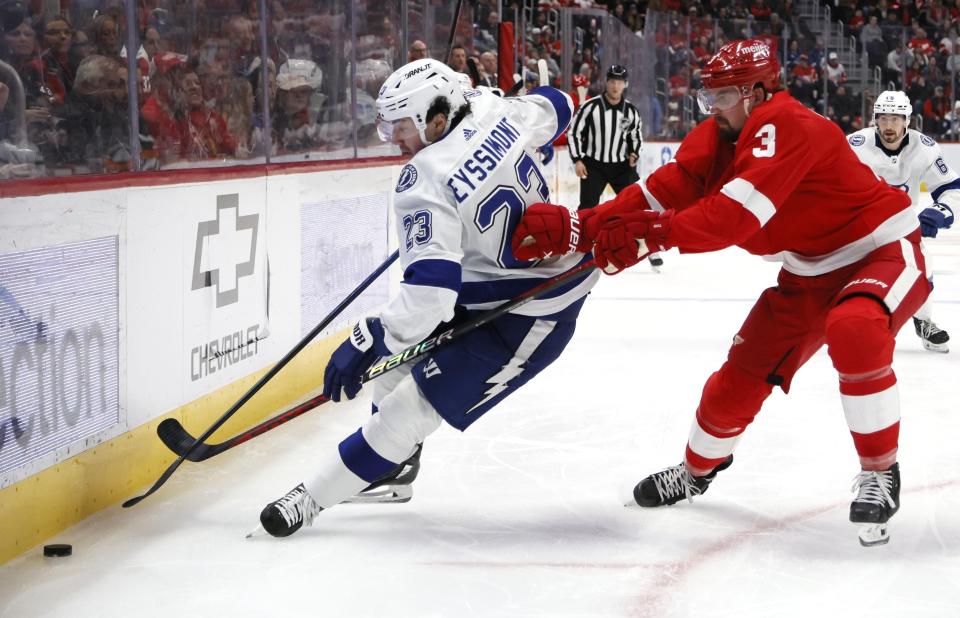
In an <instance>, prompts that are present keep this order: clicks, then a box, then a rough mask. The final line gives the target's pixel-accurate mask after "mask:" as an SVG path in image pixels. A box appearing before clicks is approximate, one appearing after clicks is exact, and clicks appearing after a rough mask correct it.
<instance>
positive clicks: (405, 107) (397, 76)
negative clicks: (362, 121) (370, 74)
mask: <svg viewBox="0 0 960 618" xmlns="http://www.w3.org/2000/svg"><path fill="white" fill-rule="evenodd" d="M437 97H445V98H446V99H447V101H448V102H449V103H450V114H449V115H450V116H452V115H453V113H454V112H456V110H457V109H459V108H460V106H462V105H465V104H466V102H467V100H466V99H465V98H464V96H463V90H462V88H461V87H460V82H459V79H458V78H457V76H456V74H455V73H454V71H453V69H451V68H450V67H448V66H447V65H445V64H443V63H442V62H440V61H439V60H435V59H433V58H424V59H422V60H414V61H413V62H410V63H408V64H405V65H403V66H402V67H400V68H399V69H397V70H396V71H394V72H393V74H392V75H391V76H390V77H388V78H387V81H385V82H384V83H383V86H381V87H380V93H379V95H378V96H377V132H378V133H379V135H380V139H382V140H383V141H385V142H389V141H391V140H392V139H393V127H394V124H393V123H394V122H395V121H397V120H401V119H403V118H409V119H410V120H412V121H413V124H414V125H415V126H416V128H417V131H418V132H419V133H420V139H421V140H422V141H423V143H424V144H429V143H430V141H429V140H428V139H427V136H426V133H425V130H426V128H427V111H428V110H429V109H430V106H431V105H433V102H434V101H435V100H436V99H437ZM451 120H452V118H447V126H446V127H444V130H443V133H442V135H445V134H446V133H447V131H448V130H449V129H450V125H451V124H452V123H451Z"/></svg>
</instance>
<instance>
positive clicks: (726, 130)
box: [716, 116, 741, 144]
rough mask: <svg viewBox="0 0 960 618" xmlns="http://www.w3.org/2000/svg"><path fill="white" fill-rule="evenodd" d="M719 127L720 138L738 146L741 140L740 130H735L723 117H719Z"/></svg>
mask: <svg viewBox="0 0 960 618" xmlns="http://www.w3.org/2000/svg"><path fill="white" fill-rule="evenodd" d="M716 119H717V127H718V128H719V129H720V138H721V139H724V140H726V141H728V142H730V143H731V144H736V143H737V140H738V139H740V130H741V129H734V128H733V127H732V126H731V125H730V122H728V121H727V119H726V118H724V117H723V116H717V117H716Z"/></svg>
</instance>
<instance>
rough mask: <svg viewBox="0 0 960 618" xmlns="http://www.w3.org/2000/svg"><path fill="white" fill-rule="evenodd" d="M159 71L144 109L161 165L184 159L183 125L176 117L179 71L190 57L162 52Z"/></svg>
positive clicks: (145, 119) (141, 110) (157, 57)
mask: <svg viewBox="0 0 960 618" xmlns="http://www.w3.org/2000/svg"><path fill="white" fill-rule="evenodd" d="M153 59H154V63H155V64H156V72H155V73H154V75H153V79H152V80H151V88H150V94H149V95H148V96H147V99H146V101H144V103H143V106H142V107H141V108H140V113H141V115H142V116H143V120H144V124H145V125H146V129H147V131H148V132H149V134H150V135H151V136H152V137H153V140H154V148H155V150H156V152H157V157H158V159H159V163H160V165H165V164H167V163H172V162H174V161H177V160H178V159H179V158H180V150H181V144H180V128H179V126H178V125H177V121H176V119H175V107H176V102H175V95H174V88H175V85H174V82H175V79H176V77H175V73H176V72H178V71H182V70H185V68H186V67H185V63H186V60H187V59H186V56H181V55H180V54H175V53H173V52H160V53H158V54H157V55H155V56H154V58H153Z"/></svg>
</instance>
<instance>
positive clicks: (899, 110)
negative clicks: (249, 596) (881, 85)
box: [873, 90, 913, 124]
mask: <svg viewBox="0 0 960 618" xmlns="http://www.w3.org/2000/svg"><path fill="white" fill-rule="evenodd" d="M912 111H913V106H912V105H910V97H908V96H907V95H906V93H903V92H900V91H899V90H884V91H883V92H881V93H880V94H879V95H878V96H877V100H876V101H874V102H873V118H874V119H876V118H877V116H879V115H880V114H898V115H900V116H903V117H904V119H905V120H906V121H907V124H910V113H911V112H912Z"/></svg>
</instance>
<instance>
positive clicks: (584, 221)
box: [510, 184, 649, 260]
mask: <svg viewBox="0 0 960 618" xmlns="http://www.w3.org/2000/svg"><path fill="white" fill-rule="evenodd" d="M647 208H649V206H648V204H647V198H646V196H644V194H643V191H642V190H641V189H640V185H638V184H632V185H630V186H628V187H627V188H625V189H624V190H623V191H621V192H620V193H619V194H618V195H617V197H615V198H614V199H612V200H610V201H608V202H605V203H604V204H603V205H602V206H597V207H595V208H586V209H583V210H579V211H577V212H576V213H573V214H571V213H570V211H569V210H568V209H567V208H565V207H563V206H556V205H554V204H543V203H541V204H533V205H532V206H530V207H529V208H527V210H526V212H524V213H523V218H522V219H520V223H519V225H517V228H516V230H514V232H513V238H512V240H511V244H510V247H511V249H512V250H513V255H514V257H516V258H517V259H518V260H533V259H537V258H545V257H550V256H551V255H564V254H566V253H571V252H573V251H580V252H581V253H586V252H588V251H590V249H591V248H592V246H593V241H594V240H595V239H596V237H597V234H598V233H599V232H600V228H601V227H602V226H603V224H604V222H606V221H607V220H608V219H610V218H611V217H616V216H619V215H622V214H626V213H631V212H636V211H642V210H645V209H647Z"/></svg>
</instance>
